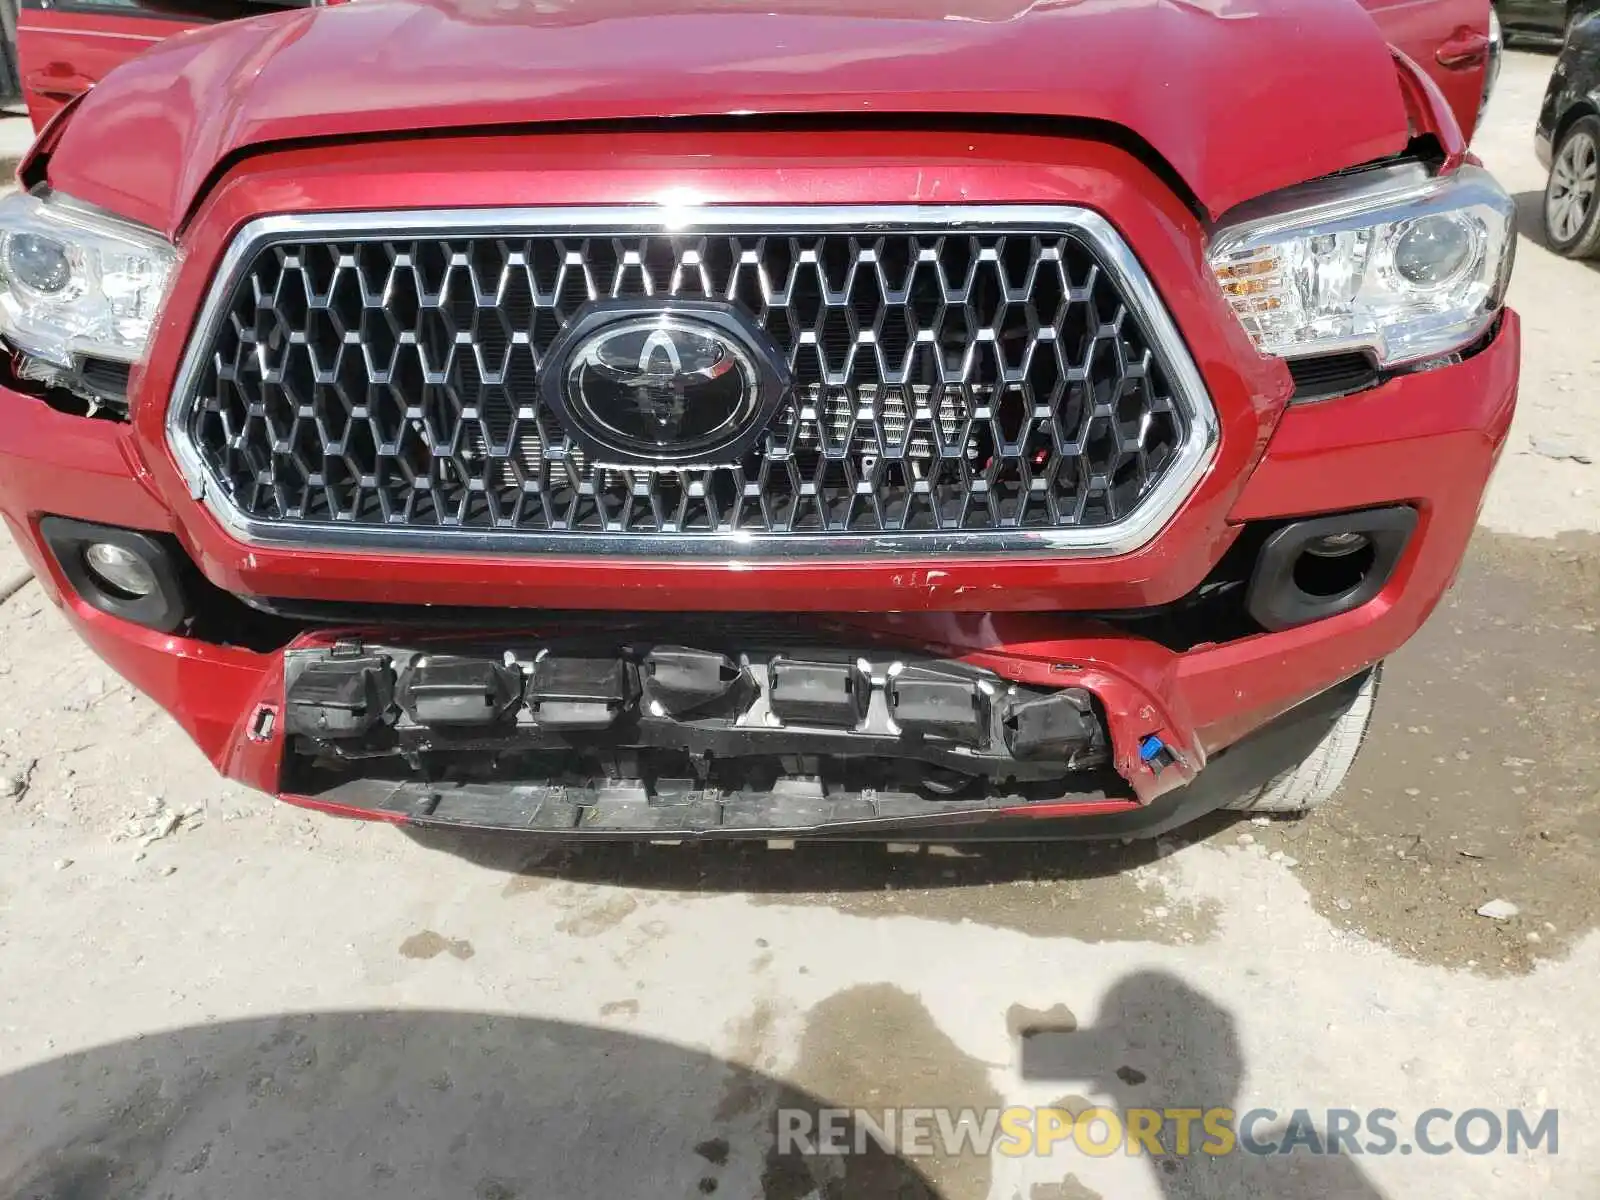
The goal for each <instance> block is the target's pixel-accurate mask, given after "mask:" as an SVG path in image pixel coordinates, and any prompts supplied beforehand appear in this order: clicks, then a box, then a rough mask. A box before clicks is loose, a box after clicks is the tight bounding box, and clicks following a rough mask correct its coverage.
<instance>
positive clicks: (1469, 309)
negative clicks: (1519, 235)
mask: <svg viewBox="0 0 1600 1200" xmlns="http://www.w3.org/2000/svg"><path fill="white" fill-rule="evenodd" d="M1248 208H1249V211H1246V210H1244V209H1241V210H1240V216H1241V218H1242V219H1241V220H1240V221H1238V222H1237V223H1235V224H1231V225H1229V226H1228V227H1227V228H1225V229H1223V230H1221V231H1220V232H1219V233H1218V234H1217V236H1216V238H1215V239H1214V241H1213V243H1212V247H1211V253H1210V259H1211V266H1212V269H1213V270H1214V271H1215V272H1216V276H1217V282H1218V283H1219V284H1221V286H1222V294H1223V295H1224V296H1225V297H1227V300H1228V303H1229V304H1230V305H1231V306H1232V307H1233V311H1234V312H1235V313H1237V314H1238V317H1239V320H1240V321H1241V322H1243V324H1244V327H1245V330H1246V331H1247V332H1248V333H1249V334H1250V336H1251V338H1252V339H1254V341H1255V344H1256V346H1257V348H1259V349H1260V350H1261V352H1262V353H1263V354H1276V355H1281V356H1284V357H1293V356H1295V355H1301V354H1324V353H1328V352H1330V351H1336V350H1371V351H1372V353H1373V354H1374V356H1375V357H1376V358H1377V360H1378V364H1379V365H1380V366H1395V365H1398V364H1401V363H1408V362H1416V361H1418V360H1419V359H1426V358H1434V357H1437V356H1439V355H1443V354H1448V353H1450V352H1451V351H1454V350H1459V349H1460V348H1461V347H1463V346H1465V345H1467V344H1468V343H1469V342H1472V341H1473V340H1475V339H1476V338H1478V337H1479V336H1481V335H1482V334H1483V333H1484V331H1485V330H1487V329H1488V328H1489V326H1490V324H1492V323H1493V321H1494V318H1495V315H1496V313H1498V312H1499V310H1500V303H1501V300H1502V299H1503V297H1504V296H1505V289H1506V282H1507V280H1508V279H1509V278H1510V275H1511V260H1512V256H1513V252H1514V249H1515V237H1514V234H1513V231H1512V225H1513V219H1514V215H1515V214H1514V209H1513V206H1512V203H1511V197H1510V196H1508V195H1506V193H1505V190H1504V189H1503V188H1501V186H1500V185H1499V184H1498V183H1496V182H1495V181H1494V179H1493V178H1492V177H1491V176H1490V175H1489V173H1488V172H1487V171H1485V170H1483V169H1482V168H1481V167H1475V166H1470V165H1469V166H1463V167H1461V168H1460V169H1459V170H1457V171H1455V172H1453V173H1452V174H1450V175H1441V176H1430V175H1428V174H1427V172H1426V170H1425V169H1424V168H1423V167H1421V166H1410V165H1407V166H1399V167H1384V168H1375V169H1373V170H1371V171H1363V172H1360V173H1358V174H1354V175H1348V176H1343V177H1336V178H1331V179H1326V180H1321V181H1318V182H1317V183H1314V184H1308V185H1306V186H1304V187H1301V188H1295V189H1293V190H1292V191H1290V192H1286V193H1282V194H1280V195H1278V196H1275V197H1271V198H1269V199H1268V200H1267V201H1265V202H1260V203H1257V204H1253V205H1250V206H1248Z"/></svg>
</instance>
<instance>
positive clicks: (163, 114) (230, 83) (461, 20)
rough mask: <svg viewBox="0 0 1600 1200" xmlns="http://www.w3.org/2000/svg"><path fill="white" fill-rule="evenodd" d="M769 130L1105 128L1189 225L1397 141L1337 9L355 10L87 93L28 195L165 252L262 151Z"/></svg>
mask: <svg viewBox="0 0 1600 1200" xmlns="http://www.w3.org/2000/svg"><path fill="white" fill-rule="evenodd" d="M778 113H815V114H826V115H833V116H837V118H838V119H839V120H840V122H848V121H849V120H850V119H851V118H852V117H856V116H859V115H862V114H874V115H884V114H918V113H927V114H934V113H938V114H955V115H976V114H983V115H990V116H993V115H1019V114H1026V115H1031V116H1041V117H1077V118H1092V119H1098V120H1102V121H1108V122H1113V123H1115V124H1118V125H1122V126H1125V127H1126V128H1128V129H1129V130H1131V131H1133V132H1134V133H1135V134H1137V135H1138V136H1139V137H1141V138H1143V139H1144V140H1145V141H1147V142H1148V143H1149V144H1150V145H1151V146H1153V147H1154V148H1155V149H1156V151H1157V152H1158V153H1160V154H1161V155H1162V156H1163V157H1164V158H1165V159H1166V160H1167V161H1168V162H1169V163H1170V164H1171V165H1172V166H1173V168H1174V169H1175V170H1176V171H1177V172H1178V174H1179V175H1180V176H1182V177H1183V179H1184V180H1185V181H1186V182H1187V183H1188V185H1189V187H1190V188H1192V189H1193V191H1194V193H1195V195H1196V196H1198V197H1199V200H1200V202H1201V203H1202V204H1203V205H1204V206H1205V207H1206V208H1207V209H1208V210H1210V212H1211V213H1212V214H1217V213H1220V212H1221V211H1223V210H1225V209H1227V208H1229V207H1231V206H1232V205H1234V204H1236V203H1238V202H1239V201H1241V200H1246V199H1249V198H1251V197H1253V196H1257V195H1260V194H1262V193H1264V192H1268V191H1272V190H1273V189H1276V188H1279V187H1283V186H1286V185H1288V184H1291V183H1296V182H1299V181H1301V180H1304V179H1308V178H1312V177H1314V176H1317V175H1322V174H1326V173H1328V172H1330V171H1334V170H1338V169H1340V168H1343V167H1347V166H1351V165H1353V164H1355V163H1358V162H1362V161H1365V160H1368V159H1372V158H1377V157H1380V156H1382V155H1385V154H1392V153H1394V152H1396V151H1398V150H1399V149H1401V148H1402V147H1403V145H1404V144H1405V141H1406V136H1407V121H1406V112H1405V107H1404V104H1403V101H1402V98H1401V92H1400V88H1399V85H1398V82H1397V80H1396V74H1395V66H1394V62H1393V60H1392V58H1391V56H1390V53H1389V51H1388V49H1387V47H1386V45H1385V42H1384V39H1383V37H1382V36H1381V35H1380V34H1379V32H1378V29H1377V26H1376V25H1375V24H1374V23H1373V20H1372V18H1371V17H1370V16H1369V15H1368V14H1367V12H1366V11H1365V10H1364V9H1363V8H1361V7H1360V5H1359V4H1358V3H1357V0H1036V2H1035V3H1033V4H1025V3H1023V0H755V2H753V3H740V2H738V0H358V2H357V3H353V4H344V5H337V6H334V7H329V8H319V9H305V10H299V11H294V12H285V13H279V14H275V15H272V16H267V17H261V18H255V19H251V20H247V21H235V22H230V23H227V24H225V25H220V26H216V27H213V28H211V29H208V30H205V31H201V32H197V33H191V34H186V35H182V36H179V37H177V38H174V39H172V40H171V41H169V42H166V43H163V44H161V45H158V46H156V47H155V48H154V49H152V50H150V51H149V52H147V53H146V54H144V55H142V56H140V57H139V58H137V59H135V60H134V61H132V62H130V63H128V64H126V65H125V66H123V67H121V68H120V69H118V70H117V71H115V72H114V73H113V74H112V75H111V76H109V77H108V78H107V79H106V80H105V82H103V83H102V84H101V85H100V86H99V87H97V88H95V89H94V91H93V92H92V93H91V94H90V95H89V96H88V97H87V98H86V99H85V100H84V102H83V103H82V105H81V107H80V109H79V111H78V113H77V115H76V116H75V117H74V118H73V119H72V120H71V121H70V122H69V123H68V124H67V126H66V129H65V131H64V134H63V136H62V139H61V142H60V145H59V146H58V148H57V149H56V151H55V153H54V155H53V156H52V158H51V162H50V178H51V181H52V183H53V184H54V185H55V186H57V187H59V188H61V189H62V190H64V191H67V192H70V193H72V194H74V195H77V196H79V197H80V198H82V199H84V200H88V201H91V202H94V203H97V204H100V205H102V206H104V207H106V208H109V209H112V210H113V211H116V212H119V213H122V214H123V215H125V216H127V217H130V218H132V219H134V220H137V221H142V222H144V223H146V224H148V225H151V226H154V227H156V228H158V229H161V230H163V231H166V232H167V233H169V234H171V233H173V232H174V231H175V230H176V229H177V228H178V227H179V226H181V225H182V223H183V221H184V219H185V217H186V215H187V213H188V212H189V210H190V208H191V207H192V206H193V204H194V203H195V202H196V200H197V198H198V193H199V191H200V189H201V188H202V187H203V186H204V185H205V182H206V179H207V177H208V176H209V175H211V174H212V172H213V170H214V168H215V167H216V165H217V164H218V163H219V162H221V161H222V160H224V159H227V158H229V157H230V156H232V155H234V154H236V153H238V152H240V151H247V150H250V149H255V148H260V147H264V146H268V145H270V144H272V143H274V142H281V141H286V140H291V139H293V140H301V139H307V138H337V137H348V136H355V135H362V134H380V133H392V132H396V131H406V130H414V129H435V128H466V127H477V128H482V127H486V126H497V125H524V126H526V125H532V124H538V123H541V122H556V121H596V120H599V121H609V120H629V119H642V118H658V117H673V116H713V115H728V114H751V115H753V116H759V115H762V114H778ZM1224 126H1226V127H1227V129H1228V136H1227V137H1226V138H1219V137H1216V136H1215V134H1216V132H1217V131H1218V130H1219V129H1220V128H1223V127H1224ZM1240 146H1248V147H1250V148H1251V153H1250V154H1249V155H1248V156H1241V155H1239V154H1238V152H1237V148H1238V147H1240Z"/></svg>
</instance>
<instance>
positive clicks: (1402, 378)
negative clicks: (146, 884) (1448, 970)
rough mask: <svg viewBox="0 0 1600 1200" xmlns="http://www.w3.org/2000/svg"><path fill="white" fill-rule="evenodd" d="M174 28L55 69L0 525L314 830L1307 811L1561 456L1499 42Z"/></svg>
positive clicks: (297, 18) (860, 17)
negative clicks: (1484, 124) (1521, 329)
mask: <svg viewBox="0 0 1600 1200" xmlns="http://www.w3.org/2000/svg"><path fill="white" fill-rule="evenodd" d="M133 12H134V13H135V14H137V15H123V16H120V17H118V18H116V27H115V28H113V27H112V26H111V25H110V24H109V22H110V21H111V20H112V18H111V17H109V16H108V15H107V11H106V9H105V8H103V7H101V6H99V5H98V4H95V3H89V4H83V5H78V4H69V5H57V4H54V3H52V4H51V5H50V6H49V7H48V8H35V9H29V10H28V12H27V14H26V19H25V21H24V22H23V27H22V32H21V39H22V48H23V55H24V58H25V60H27V62H26V66H25V70H28V71H29V79H30V81H31V82H30V86H31V87H33V88H34V97H35V99H36V101H37V103H38V105H39V111H40V112H41V114H43V112H44V110H45V109H46V108H48V107H49V106H51V105H58V106H59V107H58V111H56V112H55V115H54V116H53V117H52V118H51V119H50V121H49V123H48V124H47V125H46V126H45V128H44V130H43V132H42V133H41V134H40V136H39V138H38V140H37V142H36V144H35V146H34V148H33V151H32V152H31V154H30V156H29V158H28V159H27V160H26V161H25V162H24V163H23V165H22V167H21V170H20V181H21V184H22V190H21V191H20V192H19V193H17V194H15V195H13V196H10V197H7V198H6V199H4V200H3V201H0V340H3V342H4V350H5V353H4V354H3V355H0V514H3V516H4V518H5V520H6V523H7V525H8V526H9V528H10V529H11V532H12V533H13V535H14V536H15V537H16V538H17V540H18V542H19V543H20V545H21V546H22V548H23V551H24V553H25V554H26V555H27V556H28V558H29V560H30V562H31V563H32V565H33V567H34V569H35V571H36V572H37V574H38V576H39V578H40V579H41V581H42V582H43V583H44V585H45V587H46V588H47V589H48V590H49V591H50V592H51V594H52V595H53V596H54V598H55V599H56V600H57V602H58V603H59V604H60V605H61V607H62V608H63V610H64V611H65V613H66V614H67V616H68V618H69V620H70V621H71V623H72V624H73V626H74V627H75V628H76V629H77V630H78V632H79V633H80V634H81V635H82V636H83V637H84V638H86V639H87V640H88V641H89V642H90V644H91V645H93V646H94V648H95V649H96V650H97V651H98V652H99V653H101V654H102V655H104V656H105V657H106V659H107V660H108V661H110V662H111V663H112V664H113V665H114V666H115V667H116V668H117V669H118V670H120V671H122V672H123V673H124V674H125V675H126V676H127V677H128V678H129V679H130V680H132V681H133V682H134V683H136V684H137V685H138V686H140V687H141V688H143V689H145V690H146V691H147V692H149V693H150V694H151V695H152V696H154V697H155V698H156V699H157V700H158V701H159V702H160V703H162V704H163V705H164V706H165V707H166V708H167V709H168V710H169V711H170V712H171V713H172V714H173V716H174V717H175V718H176V719H177V720H178V721H179V722H180V723H181V724H182V725H183V726H184V727H185V728H186V729H187V730H188V731H189V733H190V734H191V735H192V736H193V737H194V738H195V740H196V741H197V742H198V743H199V745H200V746H201V747H202V749H204V750H205V752H206V753H207V754H208V755H209V756H210V757H211V758H212V760H213V761H214V762H215V763H216V764H217V766H218V767H219V769H221V770H222V771H224V772H226V773H227V774H228V775H230V776H232V777H234V778H236V779H239V780H242V781H244V782H246V783H249V784H251V785H254V786H255V787H258V788H260V789H262V790H263V791H267V792H270V793H273V794H276V795H279V796H282V797H284V798H285V799H290V800H293V801H296V802H299V803H305V804H310V805H313V806H317V807H320V808H323V809H326V810H328V811H332V812H339V813H345V814H350V815H359V816H364V817H371V818H377V819H383V820H389V821H397V822H414V823H418V824H431V825H458V826H475V827H485V828H499V829H516V830H532V831H539V832H546V833H551V834H559V835H561V836H564V837H575V836H592V837H647V838H658V839H668V840H672V839H681V838H692V837H713V836H725V837H766V838H785V839H786V838H791V837H795V836H803V835H826V836H894V837H908V836H910V837H937V838H940V839H949V838H956V837H980V836H997V837H1035V836H1042V835H1045V834H1047V833H1048V834H1053V835H1062V836H1106V835H1118V836H1125V835H1137V834H1152V833H1157V832H1160V831H1161V830H1164V829H1169V828H1171V827H1173V826H1174V825H1177V824H1179V823H1181V822H1183V821H1185V820H1188V819H1190V818H1192V817H1194V816H1195V815H1197V814H1199V813H1201V812H1204V811H1207V810H1209V809H1215V808H1218V807H1224V806H1228V807H1234V808H1254V809H1258V810H1270V811H1297V810H1301V809H1304V808H1307V807H1310V806H1312V805H1314V804H1317V803H1320V802H1322V801H1324V800H1326V799H1327V798H1328V797H1329V796H1331V795H1332V793H1333V792H1334V790H1335V789H1336V788H1337V786H1338V784H1339V781H1340V780H1341V779H1342V778H1343V775H1344V773H1345V771H1346V770H1347V769H1348V767H1349V764H1350V761H1351V759H1352V757H1353V756H1354V754H1355V751H1356V749H1357V748H1358V747H1359V745H1360V742H1361V739H1362V736H1363V734H1364V732H1365V730H1366V727H1367V723H1368V721H1369V719H1370V716H1371V711H1372V700H1373V696H1374V693H1375V691H1376V686H1377V681H1378V671H1379V665H1380V663H1381V661H1382V660H1383V658H1384V657H1385V656H1386V655H1388V654H1389V653H1391V652H1392V651H1393V650H1394V649H1395V648H1396V647H1398V646H1399V645H1401V643H1403V642H1404V641H1405V640H1406V639H1407V638H1408V637H1409V636H1410V635H1411V634H1412V633H1413V632H1415V630H1416V629H1417V628H1418V626H1419V625H1420V624H1421V623H1422V621H1423V620H1424V619H1425V618H1426V617H1427V615H1428V614H1429V612H1430V611H1431V610H1432V609H1433V607H1434V606H1435V605H1436V604H1437V602H1438V600H1439V598H1440V596H1441V595H1442V594H1443V592H1444V590H1445V589H1446V588H1447V587H1448V586H1449V584H1450V581H1451V579H1452V578H1453V576H1454V574H1455V572H1456V569H1457V567H1458V565H1459V563H1460V560H1461V557H1462V554H1463V552H1464V550H1465V547H1466V544H1467V540H1468V538H1469V537H1470V535H1471V532H1472V529H1473V525H1474V522H1475V518H1476V514H1477V510H1478V506H1479V504H1480V502H1481V499H1482V496H1483V492H1484V488H1485V487H1486V485H1487V482H1488V479H1489V476H1490V472H1491V471H1492V469H1493V466H1494V463H1495V460H1496V458H1497V456H1498V454H1499V452H1500V449H1501V446H1502V444H1503V442H1504V439H1505V435H1506V430H1507V427H1508V425H1509V423H1510V420H1511V414H1512V409H1513V406H1514V403H1515V396H1516V384H1517V359H1518V323H1517V318H1516V315H1515V314H1514V313H1512V312H1510V311H1509V310H1507V309H1506V308H1505V307H1504V304H1503V298H1504V295H1505V288H1506V283H1507V279H1508V276H1509V274H1510V270H1511V263H1512V258H1513V249H1514V242H1515V238H1514V232H1513V221H1512V216H1513V214H1512V205H1511V201H1510V199H1509V197H1507V195H1506V194H1505V192H1504V191H1503V190H1502V189H1501V188H1500V187H1499V186H1498V185H1497V184H1496V183H1495V182H1494V180H1493V179H1492V178H1490V176H1489V175H1488V174H1487V173H1486V172H1485V171H1484V170H1483V169H1482V167H1481V166H1479V165H1478V164H1477V163H1476V162H1475V160H1474V159H1473V158H1472V156H1471V155H1470V154H1469V153H1468V152H1467V150H1466V145H1465V136H1466V134H1467V133H1468V132H1469V131H1470V128H1471V126H1472V123H1473V121H1474V120H1475V117H1476V114H1477V111H1478V108H1479V104H1480V101H1481V99H1482V95H1483V89H1484V85H1485V67H1486V64H1487V61H1488V58H1489V43H1488V35H1487V29H1488V21H1487V17H1488V9H1487V6H1486V5H1485V4H1483V3H1482V2H1481V0H1479V2H1477V3H1473V2H1471V0H1421V2H1411V3H1402V4H1395V5H1386V6H1385V5H1378V4H1373V5H1372V6H1370V8H1368V7H1363V6H1361V5H1359V4H1357V3H1355V0H1251V2H1250V3H1248V4H1247V3H1242V2H1240V0H1109V2H1096V3H1078V2H1071V0H1042V2H1035V3H1031V4H1024V3H1020V2H1019V0H950V3H947V4H945V5H941V6H938V7H935V8H930V7H929V6H927V5H926V4H921V3H918V4H912V3H909V2H908V0H810V2H807V0H779V2H778V3H772V2H769V0H763V3H760V4H740V3H733V2H731V0H730V2H721V3H707V2H704V0H702V2H696V0H677V2H674V0H644V2H643V3H640V2H638V0H630V2H628V3H621V2H617V0H612V2H609V3H608V2H606V0H571V2H562V0H557V2H555V3H549V2H536V0H359V2H357V3H352V4H344V5H337V6H333V7H312V8H301V9H296V10H292V11H281V12H275V13H270V14H267V15H262V16H255V17H245V18H241V19H234V20H228V21H219V22H217V23H215V24H213V25H211V27H209V28H206V29H204V30H190V31H188V32H185V33H184V34H183V35H182V36H178V37H172V38H168V39H165V40H161V41H159V42H157V43H154V44H151V45H150V46H149V48H148V49H144V50H142V51H139V50H137V47H136V46H135V47H133V49H132V50H130V51H129V53H131V54H132V57H129V58H128V60H127V61H125V62H123V63H122V64H121V65H119V66H117V67H116V69H115V70H114V71H111V72H110V73H109V74H108V75H106V77H105V78H104V79H103V80H102V81H100V82H98V83H97V84H96V85H95V86H94V87H93V88H92V89H90V90H87V91H86V92H85V91H82V90H81V89H82V88H84V87H86V86H87V84H88V83H89V82H90V81H92V80H93V79H94V78H95V77H96V76H97V75H98V74H99V73H100V71H101V70H103V69H104V68H105V67H106V66H107V65H108V64H107V63H106V62H105V61H103V60H102V61H100V62H90V61H89V60H88V59H87V58H85V57H81V56H80V50H79V43H78V41H77V40H75V39H79V38H81V37H82V36H83V35H85V34H89V35H106V34H113V33H114V34H116V35H118V36H117V37H115V38H113V37H102V39H101V40H102V41H103V42H105V43H108V44H110V43H115V44H116V45H117V46H118V47H121V48H126V46H127V45H129V44H126V43H124V42H123V41H122V40H121V39H123V38H125V37H126V36H127V35H129V34H130V33H131V34H133V35H134V36H137V37H143V38H147V39H153V38H156V37H158V36H159V34H158V33H155V32H148V30H151V29H157V28H158V27H159V28H161V29H165V28H166V27H165V26H160V24H159V23H160V22H162V21H164V20H166V19H167V18H166V17H165V16H157V15H155V14H154V10H144V9H135V10H133ZM213 15H216V16H221V15H232V14H222V13H220V12H216V13H213ZM136 26H137V27H138V28H136ZM141 30H143V32H141ZM135 51H137V52H135ZM60 64H65V65H64V67H61V69H57V68H58V66H59V65H60ZM40 79H44V80H45V81H46V82H45V85H44V86H43V87H41V86H40V84H39V83H38V81H39V80H40ZM52 79H54V80H57V81H58V82H57V83H51V82H49V81H50V80H52ZM52 89H53V90H52ZM72 92H78V94H77V95H75V96H71V97H69V95H68V94H69V93H72Z"/></svg>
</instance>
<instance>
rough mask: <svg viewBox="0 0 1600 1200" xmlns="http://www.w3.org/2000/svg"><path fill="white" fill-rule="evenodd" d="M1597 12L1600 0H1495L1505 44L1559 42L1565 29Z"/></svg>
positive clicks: (1496, 12)
mask: <svg viewBox="0 0 1600 1200" xmlns="http://www.w3.org/2000/svg"><path fill="white" fill-rule="evenodd" d="M1597 9H1600V0H1494V11H1495V15H1496V16H1498V17H1499V18H1500V27H1501V29H1503V30H1504V31H1505V38H1506V44H1507V45H1511V44H1513V43H1523V42H1526V43H1528V44H1530V45H1536V44H1545V45H1549V44H1552V43H1560V42H1561V41H1563V40H1565V38H1566V36H1567V30H1568V29H1570V28H1572V26H1573V24H1574V23H1575V22H1577V21H1578V20H1580V19H1581V18H1583V17H1586V16H1588V15H1589V14H1590V13H1593V12H1594V11H1596V10H1597Z"/></svg>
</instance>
